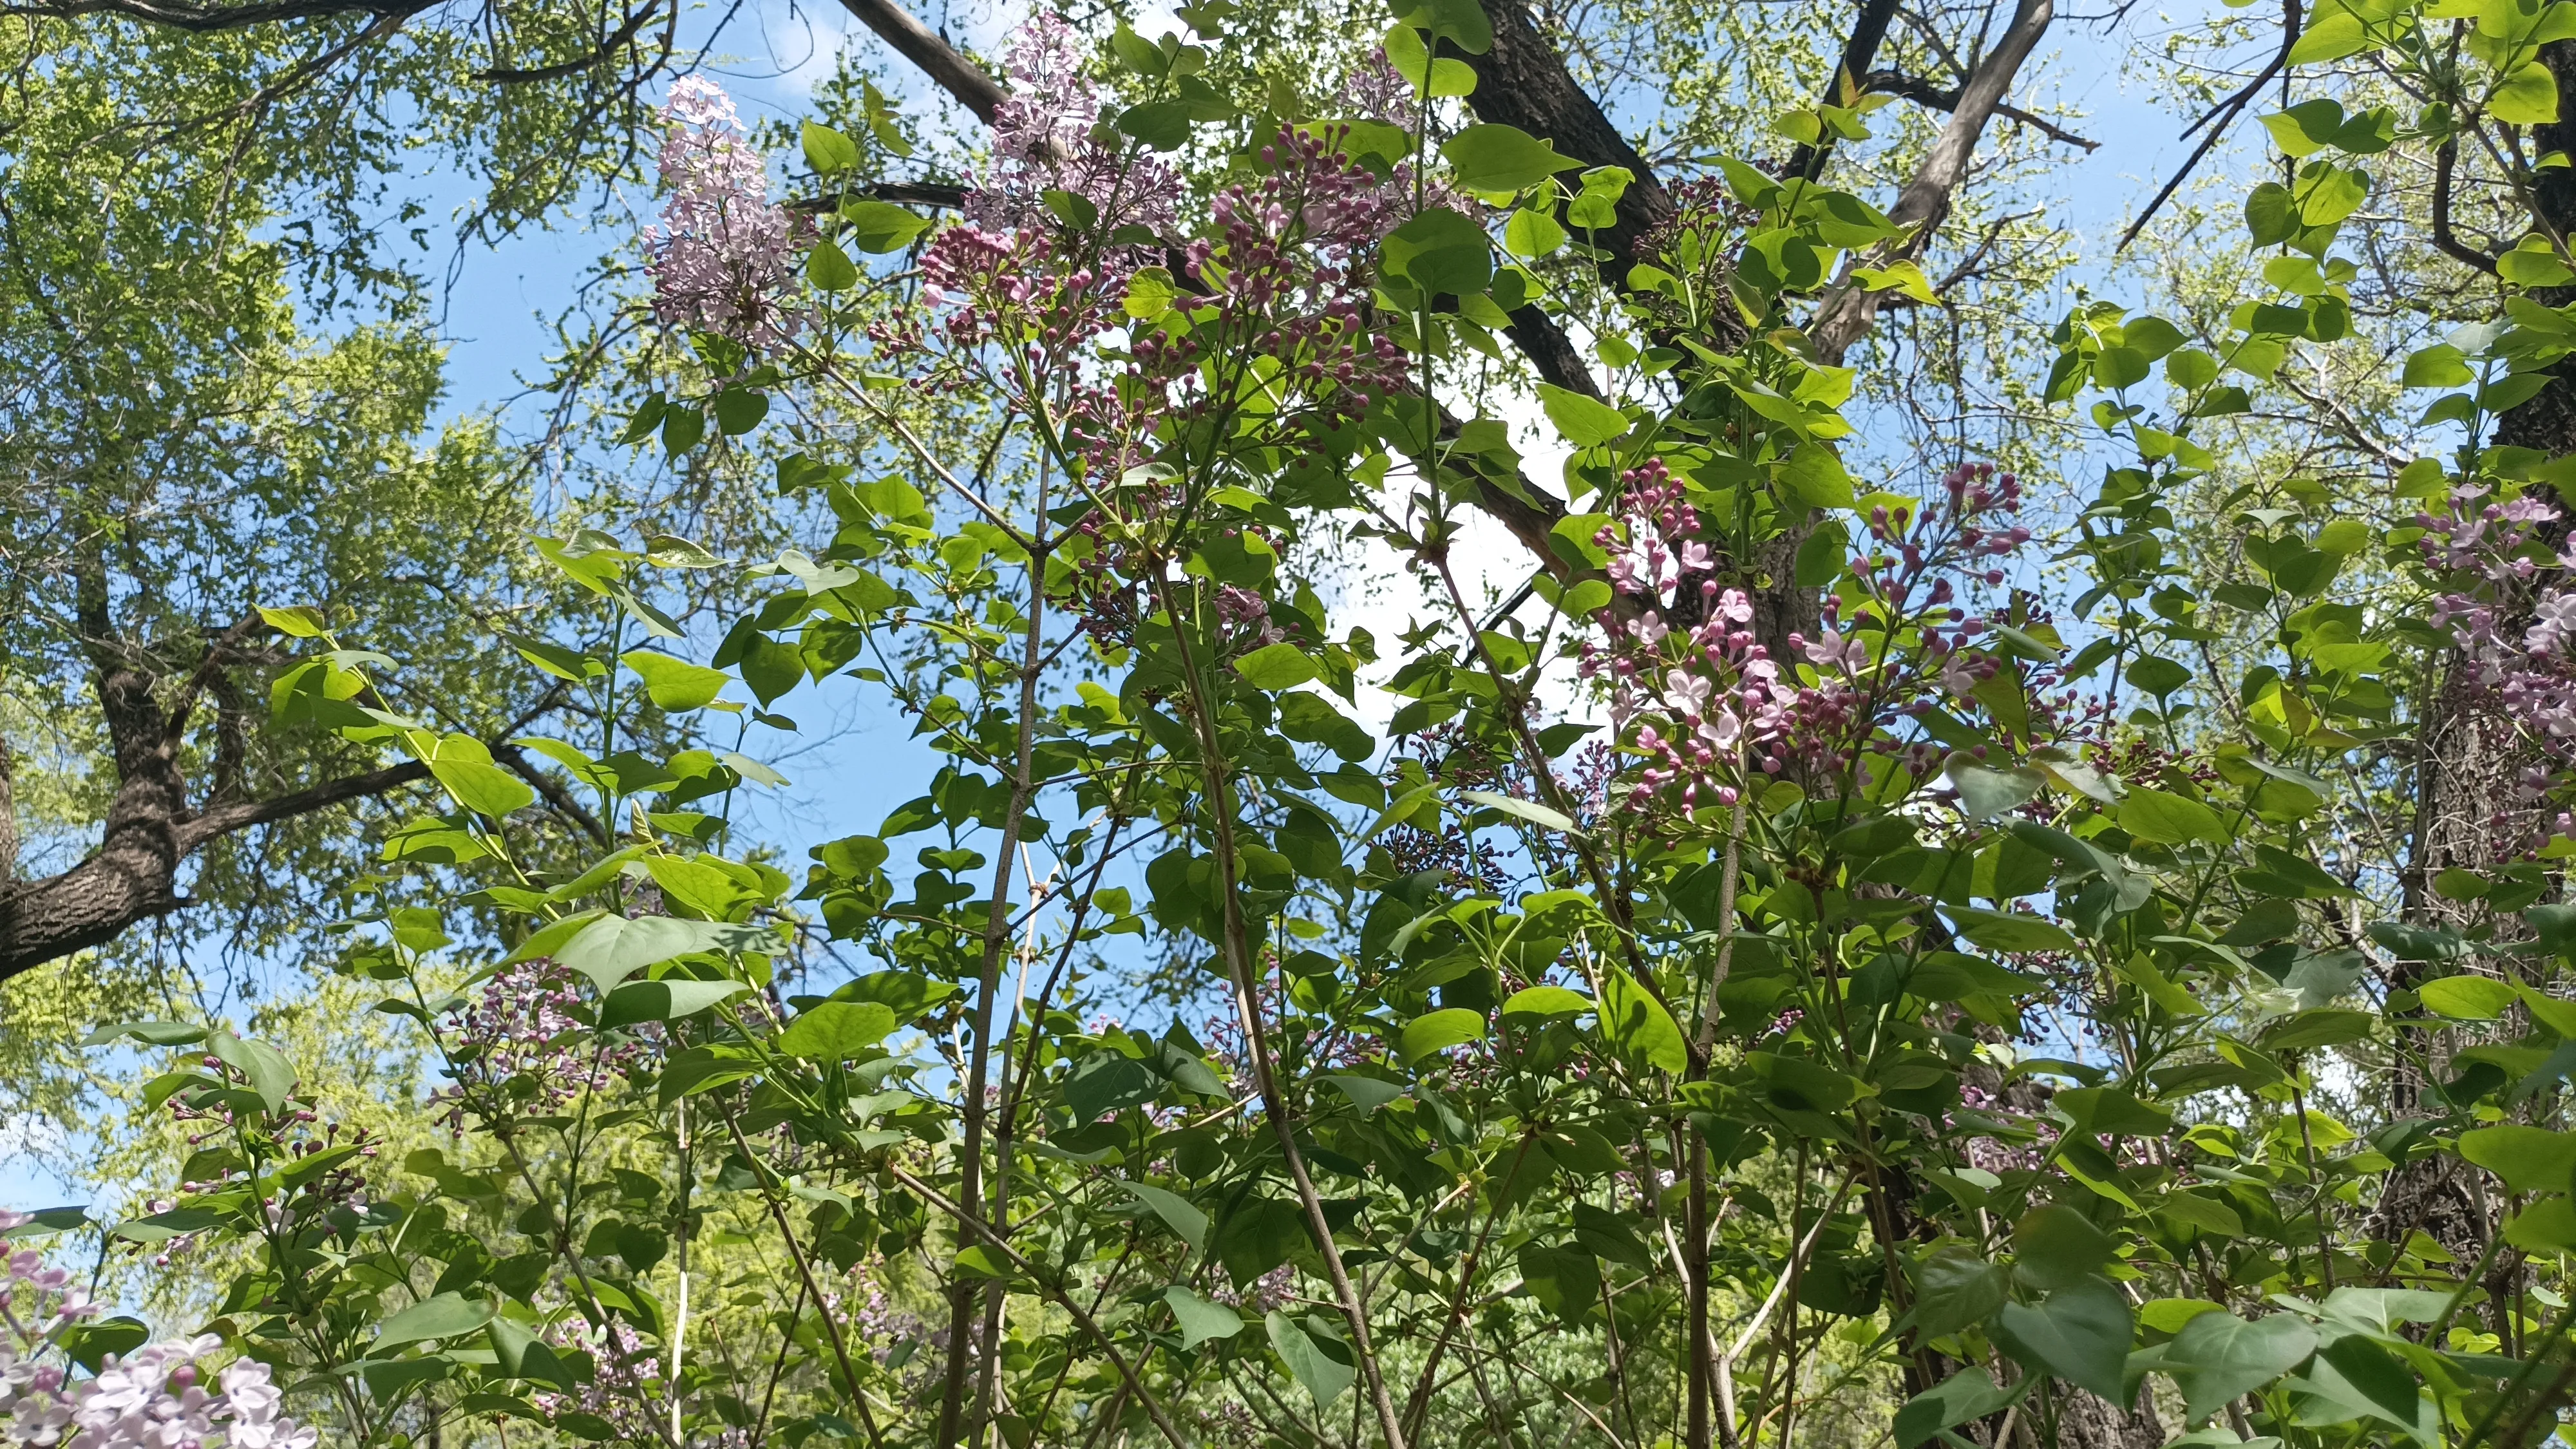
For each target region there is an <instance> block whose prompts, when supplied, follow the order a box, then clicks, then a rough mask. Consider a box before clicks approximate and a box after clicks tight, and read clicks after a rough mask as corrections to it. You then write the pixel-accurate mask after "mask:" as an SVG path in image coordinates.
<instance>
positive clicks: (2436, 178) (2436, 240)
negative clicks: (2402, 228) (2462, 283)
mask: <svg viewBox="0 0 2576 1449" xmlns="http://www.w3.org/2000/svg"><path fill="white" fill-rule="evenodd" d="M2459 161H2460V141H2459V138H2458V137H2456V136H2454V137H2452V138H2451V139H2449V140H2447V141H2444V142H2443V143H2442V145H2441V148H2440V149H2439V150H2437V151H2435V152H2434V153H2433V245H2434V246H2436V247H2438V248H2440V249H2441V252H2442V255H2444V256H2446V257H2449V258H2451V259H2452V260H2453V261H2458V262H2465V263H2467V264H2468V265H2470V266H2472V267H2475V268H2477V269H2478V270H2479V271H2481V272H2484V273H2486V274H2487V275H2488V276H2490V277H2492V276H2495V275H2497V273H2496V260H2495V258H2493V257H2491V256H2488V255H2487V254H2486V253H2485V252H2482V251H2479V250H2478V249H2477V248H2476V247H2473V246H2470V245H2469V244H2468V243H2466V242H2464V241H2461V240H2460V239H2459V237H2458V236H2456V235H2455V234H2453V232H2452V231H2451V171H2452V168H2453V167H2455V166H2457V165H2458V164H2459Z"/></svg>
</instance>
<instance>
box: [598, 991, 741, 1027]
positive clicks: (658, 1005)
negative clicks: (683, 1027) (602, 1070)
mask: <svg viewBox="0 0 2576 1449" xmlns="http://www.w3.org/2000/svg"><path fill="white" fill-rule="evenodd" d="M750 989H751V988H750V987H748V986H746V985H744V984H743V983H741V982H739V981H629V982H627V983H626V984H625V985H623V986H620V987H618V988H617V989H616V990H615V991H612V992H610V993H608V1000H607V1001H606V1002H604V1003H603V1004H602V1005H601V1006H600V1008H599V1024H600V1025H601V1026H603V1027H610V1026H633V1025H635V1024H637V1023H639V1022H646V1021H678V1020H679V1019H680V1018H682V1017H686V1016H695V1015H697V1014H698V1013H699V1012H701V1011H704V1010H706V1009H707V1008H708V1007H710V1006H713V1005H715V1004H716V1003H717V1002H719V1001H724V1000H727V999H729V998H731V997H735V996H739V995H741V994H742V993H743V992H746V991H749V990H750Z"/></svg>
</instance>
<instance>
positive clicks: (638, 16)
mask: <svg viewBox="0 0 2576 1449" xmlns="http://www.w3.org/2000/svg"><path fill="white" fill-rule="evenodd" d="M660 13H662V6H661V4H660V3H658V0H656V3H653V4H647V5H645V6H643V7H641V8H639V9H638V10H636V12H635V13H634V14H632V15H629V16H627V17H626V23H625V24H623V25H620V26H618V27H617V29H616V30H615V31H613V32H612V33H611V34H610V35H609V37H608V38H607V39H606V40H603V41H601V42H600V43H599V45H598V48H597V49H594V50H593V51H591V52H590V54H588V55H585V56H582V57H581V58H580V59H578V60H566V61H558V62H556V63H555V64H553V65H540V66H534V67H530V68H527V69H521V68H519V67H516V66H505V65H496V66H493V67H491V68H490V69H488V70H478V71H476V72H474V76H473V78H474V79H476V80H479V81H493V82H497V83H499V84H501V85H527V84H530V83H532V82H535V81H550V80H561V79H563V78H564V77H565V76H568V75H579V74H581V73H582V72H583V71H586V70H589V69H590V68H591V67H593V66H597V65H603V64H606V63H607V61H608V59H609V58H610V57H611V56H614V55H616V54H617V53H618V52H619V51H621V50H624V49H625V48H626V47H627V46H628V45H630V44H632V43H634V40H635V36H636V34H637V32H639V31H641V30H643V28H644V25H645V22H647V21H649V20H651V19H652V18H653V17H654V16H656V15H658V14H660Z"/></svg>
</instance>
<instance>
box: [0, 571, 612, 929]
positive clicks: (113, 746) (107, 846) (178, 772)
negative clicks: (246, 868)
mask: <svg viewBox="0 0 2576 1449" xmlns="http://www.w3.org/2000/svg"><path fill="white" fill-rule="evenodd" d="M75 587H76V589H77V596H76V599H75V614H76V619H77V622H78V625H79V629H80V645H81V649H82V652H83V654H84V655H85V656H86V657H87V661H88V664H89V670H90V687H91V690H92V692H93V694H94V695H95V697H96V699H97V704H98V709H99V712H100V716H101V718H102V719H103V720H104V722H105V724H106V726H107V735H108V741H109V746H110V755H111V759H112V763H113V765H114V767H115V770H116V791H115V794H114V795H113V796H111V797H110V799H109V802H108V810H107V819H106V820H105V822H104V823H103V826H102V828H101V831H100V834H99V843H98V846H97V848H95V849H93V850H92V851H91V852H90V853H89V854H88V855H87V856H86V857H84V858H83V859H81V860H80V861H79V862H78V863H77V864H74V865H73V866H71V867H70V868H69V869H66V870H63V871H60V872H57V873H55V874H52V875H47V876H38V877H34V878H28V877H26V876H25V875H24V874H23V872H22V869H21V862H19V860H18V858H17V857H18V849H17V838H18V832H17V823H16V815H15V811H14V808H13V801H12V794H13V790H12V786H13V780H12V776H11V771H12V769H13V764H14V762H13V759H12V757H11V756H10V754H9V752H8V746H7V743H6V742H5V741H0V980H4V979H6V978H8V977H10V976H14V975H16V974H18V973H19V972H21V971H26V970H28V969H30V968H33V967H36V966H41V965H44V964H45V963H46V962H49V961H56V960H60V959H62V958H63V957H65V956H69V955H72V954H74V953H76V952H79V951H85V950H89V949H92V948H94V947H98V946H103V945H106V944H107V943H108V942H110V941H113V940H115V939H116V938H117V937H118V936H120V935H122V934H124V933H125V932H126V931H128V930H130V929H132V928H133V927H134V926H136V925H138V924H140V923H142V922H144V921H149V920H153V919H155V918H157V917H160V916H165V915H168V914H170V913H171V912H173V911H177V910H180V909H182V908H183V907H186V906H188V905H191V904H193V902H191V901H190V900H189V898H188V897H187V896H185V895H183V894H182V893H181V890H180V883H181V876H182V875H183V874H184V872H185V870H186V866H187V862H188V860H189V858H190V857H192V856H194V855H195V854H196V853H197V852H199V851H201V850H203V849H205V848H206V846H207V845H209V844H211V843H212V842H214V841H217V840H220V839H222V838H224V837H226V836H229V835H234V834H237V833H239V832H241V831H244V830H248V829H251V828H252V827H254V826H259V825H267V824H272V823H275V822H277V821H282V820H292V819H296V818H298V817H300V816H305V815H311V814H313V813H315V812H317V811H322V810H329V809H332V808H334V807H337V806H340V805H345V804H349V803H351V802H353V801H358V800H368V799H374V798H376V797H378V796H382V795H386V794H390V793H392V792H394V791H396V790H400V789H403V788H404V787H406V786H409V785H412V784H415V783H417V782H419V781H422V780H426V779H427V778H429V772H428V770H427V769H426V768H424V767H423V766H421V765H420V764H418V763H416V762H405V763H403V764H398V765H387V766H383V767H381V768H378V769H373V770H361V771H357V772H354V773H351V774H347V775H342V776H339V777H336V778H332V779H327V780H324V781H322V782H321V783H319V784H314V785H309V786H306V787H304V788H302V789H298V790H290V791H285V792H281V793H278V794H274V795H269V796H266V797H262V798H246V797H245V796H244V795H243V793H242V790H241V784H240V780H239V778H238V773H237V771H235V770H233V769H231V768H228V767H227V766H228V762H230V761H232V759H233V757H234V756H235V755H236V754H237V750H236V749H234V748H232V747H229V746H227V745H226V743H225V737H226V736H227V734H228V732H229V731H231V730H232V729H234V728H236V727H237V725H238V722H230V721H228V722H219V724H218V728H217V734H218V741H217V748H216V756H217V769H216V775H217V778H216V780H215V781H214V782H213V784H212V787H211V788H209V789H208V790H206V791H205V792H204V794H203V798H202V799H192V791H191V788H190V782H189V779H188V775H187V770H186V768H185V765H184V759H185V756H186V753H187V745H188V737H189V732H190V730H191V729H192V728H193V727H194V726H195V724H196V721H197V719H198V716H199V713H200V711H201V708H202V707H203V705H204V704H205V702H206V701H207V700H208V699H209V698H218V699H220V698H222V697H224V696H227V695H231V694H233V690H232V688H231V684H230V681H229V680H228V678H227V676H226V671H228V670H231V669H235V668H238V667H241V666H242V665H244V664H245V663H252V662H256V661H255V659H254V658H253V656H252V651H251V646H252V644H253V643H254V641H256V640H257V639H259V638H260V637H261V636H262V635H264V634H265V633H266V632H267V627H268V626H267V625H266V624H265V623H264V622H263V621H262V620H261V619H260V618H259V616H258V615H256V614H252V615H249V616H247V617H245V618H243V619H242V620H241V621H239V622H238V623H235V624H233V625H232V626H231V627H230V628H227V629H225V630H223V631H222V632H221V633H219V634H217V635H215V636H214V637H213V638H212V639H211V640H208V641H207V642H206V643H205V644H204V645H203V647H202V648H201V649H198V650H196V651H194V652H195V653H196V654H197V658H196V661H195V663H194V664H193V665H192V666H189V667H188V668H186V669H185V671H184V672H182V671H181V670H180V669H178V668H177V667H174V666H173V665H171V664H170V663H169V662H168V661H167V659H166V658H165V657H163V656H164V654H165V652H166V651H156V650H153V649H149V648H146V647H144V646H142V645H140V644H138V643H136V642H135V641H133V640H131V639H129V638H127V637H125V636H124V635H122V634H120V633H119V632H118V630H117V629H116V627H115V624H114V621H113V619H112V618H111V609H110V605H109V599H108V585H107V578H106V573H105V571H104V569H103V568H102V567H100V566H99V564H98V563H97V562H96V561H95V560H92V561H91V562H90V563H89V565H88V566H87V567H86V568H85V570H84V571H83V572H82V574H81V575H80V577H79V578H78V579H77V580H76V583H75ZM545 707H546V706H545V705H543V704H541V705H540V706H539V707H538V708H537V709H535V710H531V711H529V712H528V713H526V714H524V715H523V716H522V717H521V718H520V719H518V720H516V721H514V722H513V723H512V725H511V727H510V728H509V729H507V730H504V731H502V732H500V735H499V737H498V738H497V739H496V740H495V741H493V742H492V756H493V759H494V760H495V762H497V763H499V764H501V765H502V766H504V767H505V768H507V769H510V770H511V771H513V772H514V773H516V774H518V775H519V776H520V778H522V779H524V780H526V781H527V782H528V783H529V784H530V785H531V786H532V787H533V788H535V789H536V790H537V791H538V792H539V794H540V795H541V796H542V797H543V798H544V799H545V800H546V802H547V806H548V808H550V809H552V810H554V811H556V812H557V813H559V814H562V815H564V816H565V818H567V819H569V820H572V821H573V822H574V823H575V824H577V825H580V826H581V827H582V828H584V829H586V830H588V831H590V832H591V833H592V835H593V836H594V837H597V836H598V835H599V831H600V827H599V825H598V822H597V821H595V820H593V819H591V818H590V817H589V815H588V814H587V812H585V811H584V810H583V809H582V808H581V806H580V805H579V803H578V802H576V801H574V800H573V799H572V797H571V796H570V795H569V794H567V793H566V792H565V791H564V789H563V786H562V782H561V781H559V780H556V779H554V778H553V777H551V776H548V775H546V774H545V773H544V772H543V771H540V770H538V769H536V768H535V767H534V765H533V764H532V763H531V762H530V761H529V760H528V759H527V757H526V756H525V755H524V754H522V753H521V752H520V751H518V750H516V749H514V748H512V747H511V746H510V745H509V744H508V743H506V741H507V740H508V739H509V738H510V737H511V736H514V735H516V734H517V733H519V731H521V730H523V729H525V728H526V727H527V725H528V724H530V723H531V722H533V721H534V720H535V719H536V718H537V717H538V715H539V714H540V713H542V711H543V709H544V708H545Z"/></svg>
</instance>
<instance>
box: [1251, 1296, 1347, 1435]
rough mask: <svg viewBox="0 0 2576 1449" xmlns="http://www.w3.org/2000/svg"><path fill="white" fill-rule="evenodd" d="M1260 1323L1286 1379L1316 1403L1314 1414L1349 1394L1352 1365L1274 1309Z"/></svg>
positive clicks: (1337, 1345) (1328, 1407)
mask: <svg viewBox="0 0 2576 1449" xmlns="http://www.w3.org/2000/svg"><path fill="white" fill-rule="evenodd" d="M1262 1323H1263V1326H1265V1327H1267V1328H1268V1329H1269V1330H1270V1346H1271V1347H1272V1348H1273V1349H1275V1350H1277V1351H1278V1354H1279V1361H1280V1362H1281V1363H1284V1364H1286V1365H1287V1366H1288V1376H1289V1377H1290V1378H1293V1379H1295V1380H1296V1381H1297V1385H1298V1387H1300V1388H1302V1389H1304V1390H1305V1391H1306V1396H1307V1397H1308V1398H1311V1399H1313V1400H1314V1401H1315V1412H1317V1413H1319V1414H1320V1413H1322V1412H1324V1411H1325V1410H1327V1409H1330V1408H1331V1407H1332V1406H1333V1404H1334V1401H1336V1400H1338V1399H1339V1398H1341V1396H1342V1395H1343V1394H1345V1393H1348V1392H1350V1387H1351V1380H1352V1379H1353V1378H1354V1377H1356V1376H1357V1375H1356V1373H1355V1371H1354V1370H1353V1369H1352V1367H1351V1365H1349V1364H1347V1363H1344V1362H1343V1361H1342V1360H1341V1359H1339V1358H1337V1357H1335V1356H1334V1355H1333V1354H1332V1353H1331V1352H1329V1351H1328V1350H1327V1349H1326V1347H1325V1345H1324V1344H1323V1343H1321V1342H1318V1341H1317V1340H1316V1339H1315V1338H1314V1337H1312V1336H1311V1335H1309V1334H1308V1333H1307V1332H1306V1330H1305V1328H1304V1327H1303V1326H1302V1325H1300V1324H1298V1323H1297V1322H1296V1321H1294V1320H1293V1319H1291V1318H1289V1316H1288V1315H1287V1314H1285V1313H1282V1312H1280V1311H1279V1310H1278V1309H1276V1308H1274V1309H1272V1310H1270V1313H1269V1315H1268V1316H1267V1317H1265V1318H1264V1319H1263V1320H1262ZM1332 1347H1333V1348H1340V1347H1341V1345H1340V1344H1333V1345H1332Z"/></svg>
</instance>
